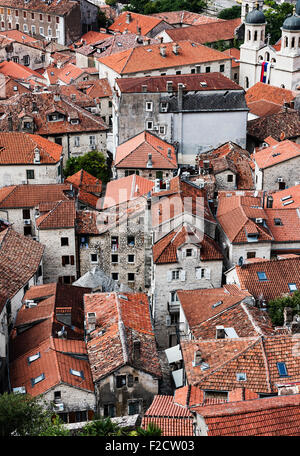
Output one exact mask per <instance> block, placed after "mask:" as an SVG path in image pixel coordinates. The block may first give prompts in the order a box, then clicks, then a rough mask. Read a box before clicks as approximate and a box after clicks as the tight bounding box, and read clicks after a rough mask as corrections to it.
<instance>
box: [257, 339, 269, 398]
mask: <svg viewBox="0 0 300 456" xmlns="http://www.w3.org/2000/svg"><path fill="white" fill-rule="evenodd" d="M260 344H261V348H262V355H263V359H264V363H265V370H266V379H267V386H268V390H269V392H272V385H271V380H270V369H269V363H268V357H267V353H266V350H265V345H264V337H263V336H261V338H260Z"/></svg>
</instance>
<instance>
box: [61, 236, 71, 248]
mask: <svg viewBox="0 0 300 456" xmlns="http://www.w3.org/2000/svg"><path fill="white" fill-rule="evenodd" d="M60 245H61V246H62V247H64V246H66V245H69V238H67V237H63V238H60Z"/></svg>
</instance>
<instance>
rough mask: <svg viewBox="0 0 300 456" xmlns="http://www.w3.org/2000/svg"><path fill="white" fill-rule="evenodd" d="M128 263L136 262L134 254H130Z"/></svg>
mask: <svg viewBox="0 0 300 456" xmlns="http://www.w3.org/2000/svg"><path fill="white" fill-rule="evenodd" d="M128 263H134V255H128Z"/></svg>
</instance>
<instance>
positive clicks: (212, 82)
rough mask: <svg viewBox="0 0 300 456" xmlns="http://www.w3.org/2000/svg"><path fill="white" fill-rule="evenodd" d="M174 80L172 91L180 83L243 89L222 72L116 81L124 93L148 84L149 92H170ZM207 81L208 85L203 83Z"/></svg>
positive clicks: (191, 87) (197, 87)
mask: <svg viewBox="0 0 300 456" xmlns="http://www.w3.org/2000/svg"><path fill="white" fill-rule="evenodd" d="M169 81H172V92H177V91H178V84H179V83H181V84H184V85H185V90H186V91H187V92H189V91H197V92H198V91H200V92H205V91H210V90H241V87H240V86H239V85H238V84H236V83H235V82H233V81H231V80H230V79H228V78H226V77H225V76H223V74H222V73H205V74H179V75H178V74H172V75H166V76H144V77H134V78H130V77H129V78H117V79H116V83H117V85H118V87H119V89H120V91H121V92H122V93H141V92H143V90H144V89H143V87H144V86H147V92H149V93H150V92H154V93H157V92H168V91H167V82H169ZM201 82H205V83H206V85H205V86H204V85H201Z"/></svg>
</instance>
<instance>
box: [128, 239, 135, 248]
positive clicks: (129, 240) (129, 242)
mask: <svg viewBox="0 0 300 456" xmlns="http://www.w3.org/2000/svg"><path fill="white" fill-rule="evenodd" d="M134 244H135V241H134V236H128V237H127V245H128V246H129V247H134Z"/></svg>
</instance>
